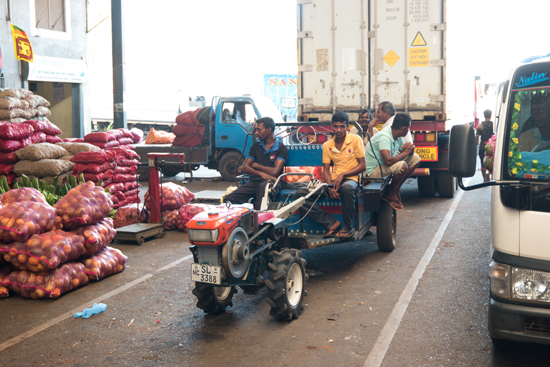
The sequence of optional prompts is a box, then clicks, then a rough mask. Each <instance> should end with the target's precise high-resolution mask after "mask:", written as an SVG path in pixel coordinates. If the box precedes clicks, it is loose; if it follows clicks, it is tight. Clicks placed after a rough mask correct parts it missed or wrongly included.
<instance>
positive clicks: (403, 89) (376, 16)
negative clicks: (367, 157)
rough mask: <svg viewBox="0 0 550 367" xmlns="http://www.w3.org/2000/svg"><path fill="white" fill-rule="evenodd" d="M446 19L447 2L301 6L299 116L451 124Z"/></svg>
mask: <svg viewBox="0 0 550 367" xmlns="http://www.w3.org/2000/svg"><path fill="white" fill-rule="evenodd" d="M445 19H446V15H445V0H338V1H336V0H298V65H299V73H298V79H299V80H298V81H299V82H298V94H299V104H300V112H299V114H301V115H308V116H307V117H308V118H312V117H314V116H315V115H317V116H322V114H331V113H333V112H335V111H344V112H348V113H349V112H359V111H360V109H361V108H370V109H371V110H372V109H375V108H376V107H377V105H378V103H379V102H382V101H386V100H387V101H391V102H393V104H394V105H395V107H396V109H397V110H398V111H402V112H408V113H409V114H410V115H411V117H412V119H413V120H428V121H430V120H438V121H444V120H445V117H446V115H445V112H446V106H445V69H446V68H445V38H446V36H445ZM306 120H307V118H306Z"/></svg>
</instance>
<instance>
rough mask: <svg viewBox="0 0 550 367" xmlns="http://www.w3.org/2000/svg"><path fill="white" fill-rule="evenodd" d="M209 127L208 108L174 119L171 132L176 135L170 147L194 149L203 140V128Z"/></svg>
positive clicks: (183, 114)
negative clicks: (174, 124)
mask: <svg viewBox="0 0 550 367" xmlns="http://www.w3.org/2000/svg"><path fill="white" fill-rule="evenodd" d="M209 125H210V107H203V108H197V109H196V110H195V111H187V112H184V113H182V114H179V115H178V116H177V117H176V126H174V127H173V128H172V132H173V133H174V134H175V135H176V138H175V139H174V142H173V143H172V146H182V147H195V146H197V145H199V144H200V143H201V142H202V141H203V138H204V135H205V133H204V131H205V127H206V126H209Z"/></svg>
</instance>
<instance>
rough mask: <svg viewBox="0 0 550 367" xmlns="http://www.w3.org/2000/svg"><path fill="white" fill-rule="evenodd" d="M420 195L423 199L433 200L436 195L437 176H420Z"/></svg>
mask: <svg viewBox="0 0 550 367" xmlns="http://www.w3.org/2000/svg"><path fill="white" fill-rule="evenodd" d="M417 179H418V193H419V194H420V196H422V197H423V198H431V197H433V196H434V195H435V176H434V175H430V176H418V178H417Z"/></svg>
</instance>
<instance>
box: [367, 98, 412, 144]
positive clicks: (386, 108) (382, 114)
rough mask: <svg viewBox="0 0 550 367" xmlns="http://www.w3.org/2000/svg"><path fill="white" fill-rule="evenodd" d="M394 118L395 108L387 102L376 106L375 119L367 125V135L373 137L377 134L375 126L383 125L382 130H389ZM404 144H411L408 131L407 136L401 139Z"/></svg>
mask: <svg viewBox="0 0 550 367" xmlns="http://www.w3.org/2000/svg"><path fill="white" fill-rule="evenodd" d="M394 117H395V106H394V105H393V103H391V102H389V101H384V102H381V103H380V104H379V105H378V109H377V110H376V117H375V119H374V120H372V122H371V123H370V124H369V134H371V136H373V135H374V134H376V133H377V132H378V129H377V128H376V125H379V124H383V126H382V129H389V128H391V127H392V125H393V119H394ZM403 141H404V142H405V143H412V142H413V140H412V136H411V132H410V131H409V132H408V133H407V135H406V136H405V137H404V138H403Z"/></svg>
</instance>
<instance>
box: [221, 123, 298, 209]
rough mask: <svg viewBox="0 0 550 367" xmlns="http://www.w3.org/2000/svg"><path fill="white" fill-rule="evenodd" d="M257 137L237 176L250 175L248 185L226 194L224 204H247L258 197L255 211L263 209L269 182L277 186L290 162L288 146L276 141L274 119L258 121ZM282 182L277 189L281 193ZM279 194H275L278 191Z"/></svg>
mask: <svg viewBox="0 0 550 367" xmlns="http://www.w3.org/2000/svg"><path fill="white" fill-rule="evenodd" d="M255 128H256V138H258V140H259V141H256V142H254V144H252V146H251V147H250V150H249V152H248V156H247V157H246V159H245V160H244V163H243V165H242V166H241V167H239V168H238V171H237V172H238V173H246V174H247V175H249V176H250V178H249V179H248V182H247V183H246V184H244V185H242V186H239V188H237V189H236V190H235V191H233V192H231V193H230V194H228V195H226V196H225V198H224V200H223V201H224V203H226V202H230V203H232V204H244V203H247V202H248V200H250V198H253V197H255V198H256V201H255V203H254V208H255V209H256V210H258V209H260V205H261V199H262V197H263V196H264V194H265V187H266V185H267V184H268V182H269V181H272V182H273V183H275V181H277V177H278V176H279V174H280V173H281V171H282V169H283V166H284V165H285V162H286V160H287V159H288V149H287V147H286V146H285V145H284V144H283V143H282V142H280V141H279V140H277V139H276V138H275V134H274V131H275V122H274V121H273V119H272V118H271V117H262V118H261V119H259V120H257V121H256V127H255ZM281 185H282V183H279V185H277V186H278V187H277V188H275V189H276V191H277V189H278V190H280V187H281ZM275 193H276V192H275Z"/></svg>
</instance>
